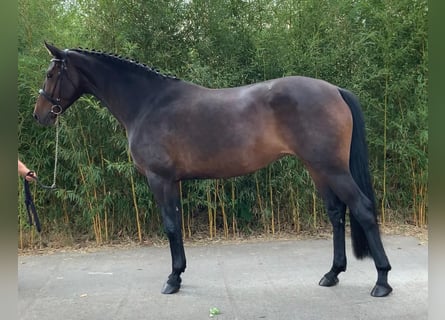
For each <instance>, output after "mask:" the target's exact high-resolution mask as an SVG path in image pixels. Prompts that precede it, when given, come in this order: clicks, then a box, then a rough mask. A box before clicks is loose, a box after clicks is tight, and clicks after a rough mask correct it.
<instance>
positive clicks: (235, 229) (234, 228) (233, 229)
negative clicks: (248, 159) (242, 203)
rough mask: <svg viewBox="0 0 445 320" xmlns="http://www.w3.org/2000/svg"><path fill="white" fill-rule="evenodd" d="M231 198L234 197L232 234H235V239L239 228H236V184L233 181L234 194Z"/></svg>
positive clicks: (232, 193)
mask: <svg viewBox="0 0 445 320" xmlns="http://www.w3.org/2000/svg"><path fill="white" fill-rule="evenodd" d="M231 196H232V232H233V237H235V236H236V233H237V227H236V215H235V213H236V212H235V183H234V182H233V180H232V192H231Z"/></svg>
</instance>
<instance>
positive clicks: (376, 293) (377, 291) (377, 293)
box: [371, 284, 392, 297]
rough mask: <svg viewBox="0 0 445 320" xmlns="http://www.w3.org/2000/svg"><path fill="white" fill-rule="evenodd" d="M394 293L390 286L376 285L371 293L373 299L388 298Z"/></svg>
mask: <svg viewBox="0 0 445 320" xmlns="http://www.w3.org/2000/svg"><path fill="white" fill-rule="evenodd" d="M391 292H392V288H391V286H390V285H389V284H376V285H375V287H374V288H373V289H372V291H371V296H373V297H386V296H387V295H388V294H390V293H391Z"/></svg>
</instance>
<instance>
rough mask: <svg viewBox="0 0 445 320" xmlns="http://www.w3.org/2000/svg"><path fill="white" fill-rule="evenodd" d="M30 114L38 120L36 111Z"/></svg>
mask: <svg viewBox="0 0 445 320" xmlns="http://www.w3.org/2000/svg"><path fill="white" fill-rule="evenodd" d="M32 115H33V117H34V119H36V120H39V116H38V115H37V113H35V112H34V113H33V114H32Z"/></svg>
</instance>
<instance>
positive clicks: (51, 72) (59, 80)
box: [33, 42, 81, 125]
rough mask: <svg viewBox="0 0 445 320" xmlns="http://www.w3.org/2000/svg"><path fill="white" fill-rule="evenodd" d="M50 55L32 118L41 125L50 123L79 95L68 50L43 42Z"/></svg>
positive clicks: (77, 78) (77, 83) (77, 77)
mask: <svg viewBox="0 0 445 320" xmlns="http://www.w3.org/2000/svg"><path fill="white" fill-rule="evenodd" d="M45 46H46V48H47V50H48V52H49V54H50V55H51V56H52V59H51V63H50V65H49V67H48V70H47V71H46V78H45V81H44V83H43V87H42V89H40V90H39V96H38V98H37V101H36V104H35V107H34V113H33V115H34V118H35V119H36V120H37V121H38V122H39V123H40V124H42V125H52V124H54V123H55V122H56V119H57V117H58V116H59V115H61V114H62V113H63V112H65V110H66V109H68V107H69V106H71V105H72V104H73V103H74V101H76V100H77V99H78V98H79V97H80V95H81V92H80V89H79V75H78V74H77V72H75V70H73V69H74V67H73V66H72V65H70V62H69V59H68V56H69V51H68V50H60V49H58V48H56V47H55V46H53V45H50V44H48V43H46V42H45Z"/></svg>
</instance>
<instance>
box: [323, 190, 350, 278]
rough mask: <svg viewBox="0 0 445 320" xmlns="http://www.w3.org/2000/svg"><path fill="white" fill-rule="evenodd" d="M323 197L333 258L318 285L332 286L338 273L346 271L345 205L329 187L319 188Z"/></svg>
mask: <svg viewBox="0 0 445 320" xmlns="http://www.w3.org/2000/svg"><path fill="white" fill-rule="evenodd" d="M320 193H321V195H322V197H323V200H324V203H325V206H326V210H327V213H328V216H329V220H330V221H331V224H332V230H333V244H334V259H333V263H332V267H331V269H330V270H329V272H328V273H326V274H325V275H324V276H323V278H321V280H320V282H319V285H320V286H323V287H332V286H334V285H336V284H337V283H338V274H339V273H340V272H343V271H346V248H345V213H346V205H345V204H344V203H343V202H342V201H341V200H340V199H339V198H338V197H337V196H336V195H335V193H334V192H332V190H331V189H330V188H329V187H325V188H324V190H320Z"/></svg>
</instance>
